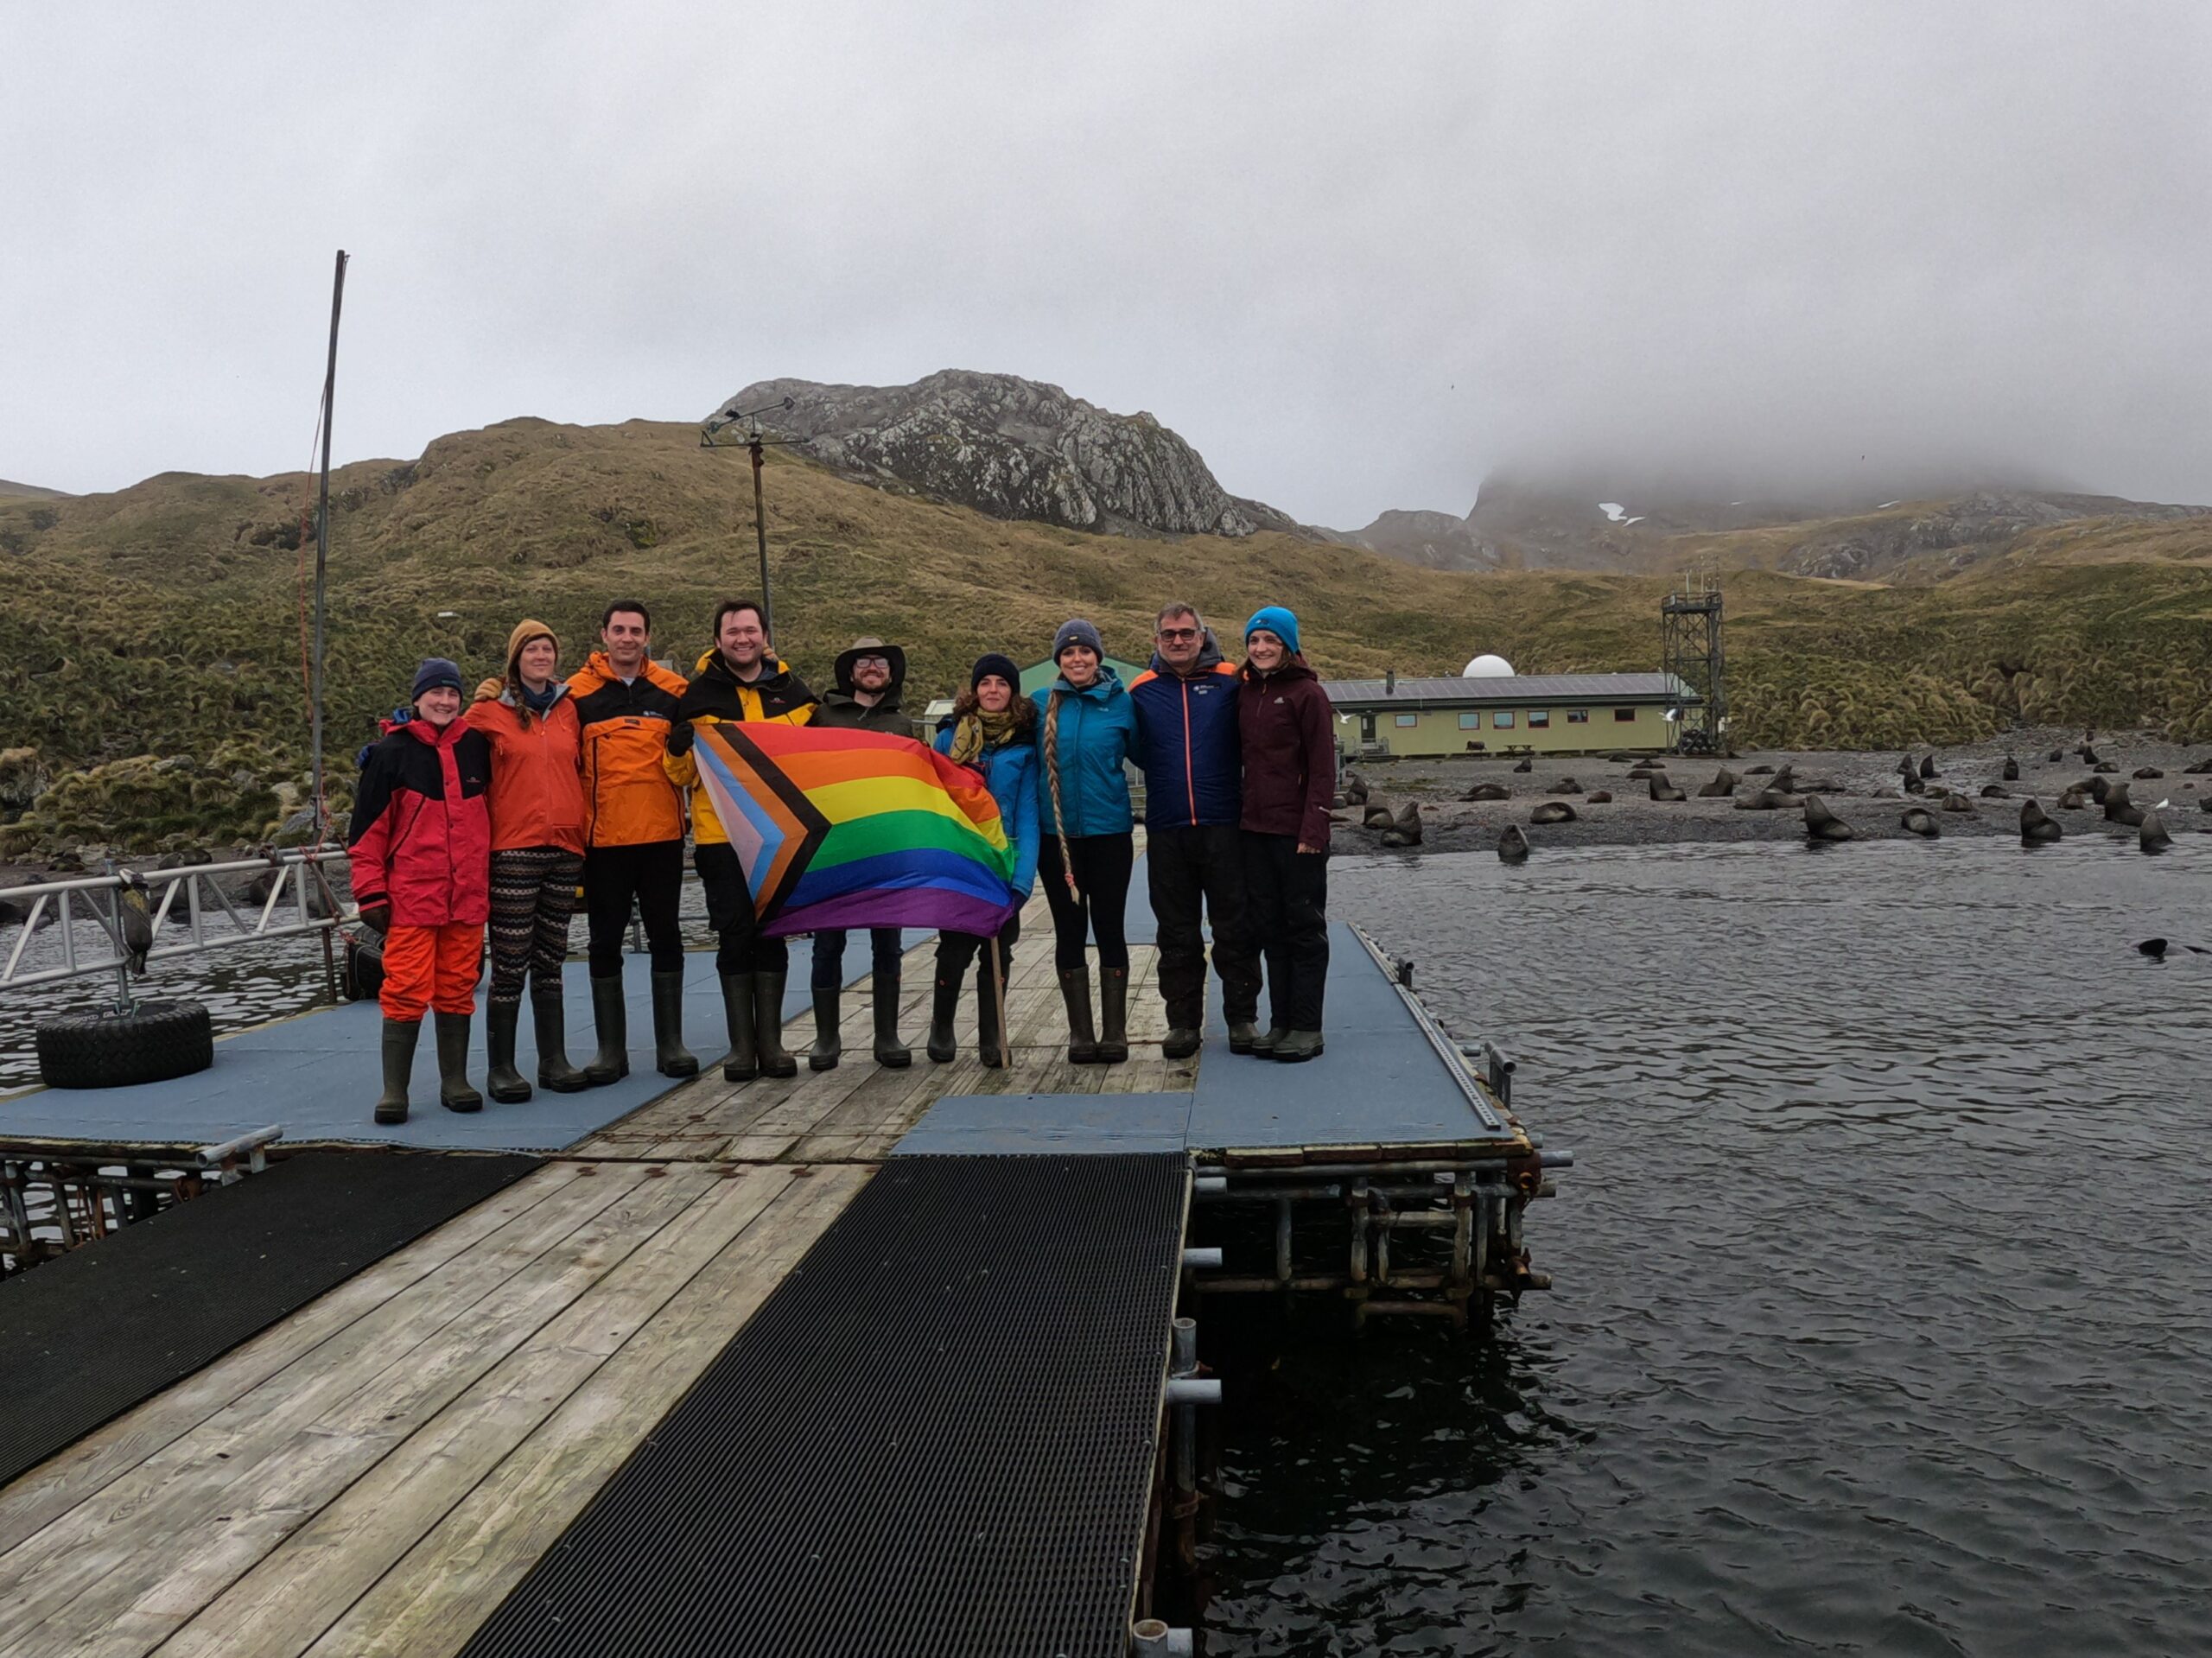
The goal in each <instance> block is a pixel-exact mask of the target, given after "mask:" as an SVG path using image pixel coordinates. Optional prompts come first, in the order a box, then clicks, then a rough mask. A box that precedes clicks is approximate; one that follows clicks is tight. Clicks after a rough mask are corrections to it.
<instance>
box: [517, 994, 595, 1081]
mask: <svg viewBox="0 0 2212 1658" xmlns="http://www.w3.org/2000/svg"><path fill="white" fill-rule="evenodd" d="M530 1020H531V1026H532V1028H533V1029H535V1030H536V1031H537V1085H538V1086H539V1087H540V1088H543V1089H550V1090H551V1091H552V1092H553V1093H556V1094H580V1093H582V1091H583V1090H584V1089H586V1088H588V1087H589V1086H590V1084H589V1083H587V1082H586V1081H585V1080H584V1074H583V1072H582V1071H581V1070H577V1069H576V1068H575V1066H574V1065H572V1064H569V1030H568V1024H569V1021H568V1014H567V1013H566V1012H565V1010H563V1007H562V1006H561V999H560V997H558V996H533V997H531V1002H530Z"/></svg>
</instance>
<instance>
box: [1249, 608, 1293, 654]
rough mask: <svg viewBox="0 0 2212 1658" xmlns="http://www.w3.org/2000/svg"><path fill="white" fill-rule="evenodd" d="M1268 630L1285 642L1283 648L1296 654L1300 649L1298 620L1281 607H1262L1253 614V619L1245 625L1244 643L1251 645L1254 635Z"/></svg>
mask: <svg viewBox="0 0 2212 1658" xmlns="http://www.w3.org/2000/svg"><path fill="white" fill-rule="evenodd" d="M1263 627H1264V628H1266V629H1267V630H1268V632H1270V633H1272V634H1274V636H1275V637H1276V638H1279V639H1281V641H1282V642H1283V648H1284V649H1286V650H1287V651H1293V652H1295V651H1297V649H1298V618H1297V617H1295V616H1294V615H1292V614H1291V613H1290V612H1288V611H1287V610H1286V609H1284V608H1283V607H1281V605H1262V606H1261V607H1260V608H1259V609H1257V610H1255V611H1254V612H1253V613H1252V619H1251V620H1250V621H1249V622H1247V623H1245V624H1244V642H1245V644H1247V645H1249V644H1250V643H1251V642H1252V635H1253V634H1255V632H1259V630H1260V629H1262V628H1263Z"/></svg>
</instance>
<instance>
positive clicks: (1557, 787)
mask: <svg viewBox="0 0 2212 1658" xmlns="http://www.w3.org/2000/svg"><path fill="white" fill-rule="evenodd" d="M1551 791H1552V792H1553V793H1554V794H1555V795H1579V794H1580V793H1581V792H1582V785H1580V784H1579V783H1577V782H1576V781H1575V780H1574V779H1573V778H1560V780H1559V781H1558V782H1557V783H1554V784H1553V785H1552V789H1551Z"/></svg>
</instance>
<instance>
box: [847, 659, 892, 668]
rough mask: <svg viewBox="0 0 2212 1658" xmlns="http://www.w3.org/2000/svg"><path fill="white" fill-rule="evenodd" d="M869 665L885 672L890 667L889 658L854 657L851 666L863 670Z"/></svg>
mask: <svg viewBox="0 0 2212 1658" xmlns="http://www.w3.org/2000/svg"><path fill="white" fill-rule="evenodd" d="M869 664H874V666H876V667H878V668H881V669H883V670H886V671H888V670H890V667H891V658H890V657H854V658H853V666H854V667H855V668H865V667H868V665H869Z"/></svg>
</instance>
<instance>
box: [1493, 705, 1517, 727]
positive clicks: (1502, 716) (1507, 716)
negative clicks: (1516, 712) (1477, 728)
mask: <svg viewBox="0 0 2212 1658" xmlns="http://www.w3.org/2000/svg"><path fill="white" fill-rule="evenodd" d="M1490 722H1491V725H1493V726H1495V727H1497V729H1498V730H1500V731H1510V730H1512V729H1513V710H1512V709H1511V708H1500V709H1499V710H1498V711H1497V713H1495V714H1493V715H1491V716H1490Z"/></svg>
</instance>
